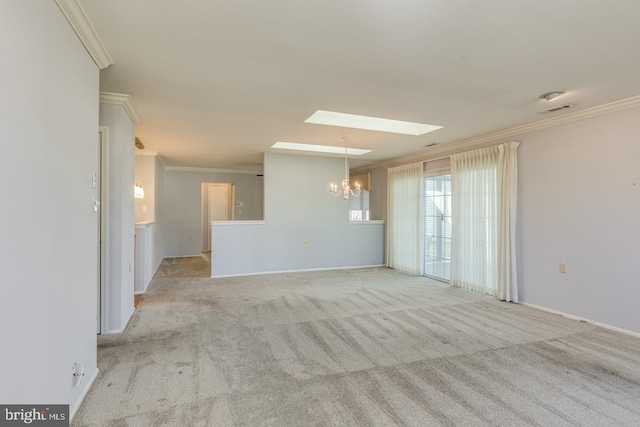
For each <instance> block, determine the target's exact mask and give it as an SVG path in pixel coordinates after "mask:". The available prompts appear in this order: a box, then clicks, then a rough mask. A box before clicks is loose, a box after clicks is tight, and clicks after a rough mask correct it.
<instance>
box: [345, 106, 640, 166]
mask: <svg viewBox="0 0 640 427" xmlns="http://www.w3.org/2000/svg"><path fill="white" fill-rule="evenodd" d="M636 107H640V96H634V97H631V98H626V99H622V100H620V101H615V102H611V103H609V104H603V105H599V106H597V107H592V108H587V109H584V110H582V111H576V112H575V113H569V114H564V115H562V116H558V117H551V118H548V119H544V120H540V121H537V122H533V123H528V124H525V125H521V126H516V127H513V128H509V129H504V130H501V131H498V132H493V133H489V134H486V135H482V136H478V137H475V138H470V139H464V140H461V141H456V142H451V143H447V144H442V145H438V146H435V147H433V148H430V149H427V150H421V151H417V152H415V153H411V154H407V155H405V156H400V157H395V158H393V159H388V160H384V161H382V162H379V163H375V164H372V165H369V166H362V167H358V168H354V169H352V170H351V173H352V174H358V173H362V172H368V171H370V170H372V169H378V168H389V167H393V166H399V165H403V164H408V163H414V162H419V161H428V160H434V159H437V158H442V157H446V156H449V155H451V154H454V153H459V152H462V151H466V150H473V149H475V148H480V147H481V146H483V145H488V143H490V142H493V141H496V140H499V139H504V138H511V137H514V136H517V135H521V134H524V133H529V132H534V131H537V130H541V129H546V128H550V127H553V126H559V125H563V124H565V123H571V122H575V121H578V120H583V119H588V118H590V117H596V116H601V115H603V114H609V113H614V112H616V111H622V110H627V109H629V108H636Z"/></svg>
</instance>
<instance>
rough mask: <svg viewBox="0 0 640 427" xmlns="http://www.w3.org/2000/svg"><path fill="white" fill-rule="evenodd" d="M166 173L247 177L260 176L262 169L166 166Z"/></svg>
mask: <svg viewBox="0 0 640 427" xmlns="http://www.w3.org/2000/svg"><path fill="white" fill-rule="evenodd" d="M164 169H165V170H168V171H176V172H209V173H244V174H248V175H254V174H262V173H263V170H262V168H257V169H218V168H194V167H190V166H166V167H165V168H164Z"/></svg>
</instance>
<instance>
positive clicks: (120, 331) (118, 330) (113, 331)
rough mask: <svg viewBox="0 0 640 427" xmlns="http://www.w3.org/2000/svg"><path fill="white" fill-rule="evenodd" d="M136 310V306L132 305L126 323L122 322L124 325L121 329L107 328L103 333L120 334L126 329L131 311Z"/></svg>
mask: <svg viewBox="0 0 640 427" xmlns="http://www.w3.org/2000/svg"><path fill="white" fill-rule="evenodd" d="M135 312H136V308H135V307H133V310H131V313H129V317H128V318H127V323H125V324H124V327H123V328H122V329H109V330H108V331H106V332H104V334H106V335H109V334H121V333H123V332H124V330H125V329H127V326H128V325H129V322H131V318H132V317H133V313H135Z"/></svg>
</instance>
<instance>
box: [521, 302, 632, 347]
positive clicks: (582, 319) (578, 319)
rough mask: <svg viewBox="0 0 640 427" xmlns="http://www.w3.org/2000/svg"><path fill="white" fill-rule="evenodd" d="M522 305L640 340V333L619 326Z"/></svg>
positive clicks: (526, 303)
mask: <svg viewBox="0 0 640 427" xmlns="http://www.w3.org/2000/svg"><path fill="white" fill-rule="evenodd" d="M520 304H521V305H524V306H525V307H531V308H535V309H536V310H541V311H546V312H547V313H552V314H557V315H560V316H562V317H566V318H567V319H571V320H577V321H578V322H586V323H588V324H590V325H594V326H598V327H600V328H604V329H609V330H611V331H615V332H620V333H621V334H625V335H630V336H632V337H636V338H640V333H638V332H634V331H630V330H628V329H622V328H618V327H617V326H611V325H608V324H606V323H601V322H598V321H595V320H589V319H585V318H584V317H579V316H574V315H573V314H568V313H563V312H562V311H558V310H552V309H550V308H546V307H542V306H539V305H535V304H529V303H528V302H521V303H520Z"/></svg>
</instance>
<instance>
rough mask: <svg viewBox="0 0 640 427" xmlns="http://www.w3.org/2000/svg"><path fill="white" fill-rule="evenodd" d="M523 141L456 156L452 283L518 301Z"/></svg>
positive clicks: (454, 165) (454, 166)
mask: <svg viewBox="0 0 640 427" xmlns="http://www.w3.org/2000/svg"><path fill="white" fill-rule="evenodd" d="M518 145H519V143H517V142H509V143H506V144H500V145H495V146H492V147H487V148H481V149H478V150H473V151H468V152H465V153H460V154H454V155H452V156H451V193H452V200H451V205H452V222H453V239H452V244H451V283H452V284H453V285H454V286H459V287H461V288H465V289H471V290H474V291H477V292H482V293H485V294H489V295H494V296H497V297H498V298H499V299H501V300H506V301H512V302H518V284H517V270H516V249H515V244H516V242H515V239H516V207H517V197H518V195H517V187H518V181H517V180H518V171H517V167H518V166H517V158H516V150H517V148H518Z"/></svg>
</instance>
